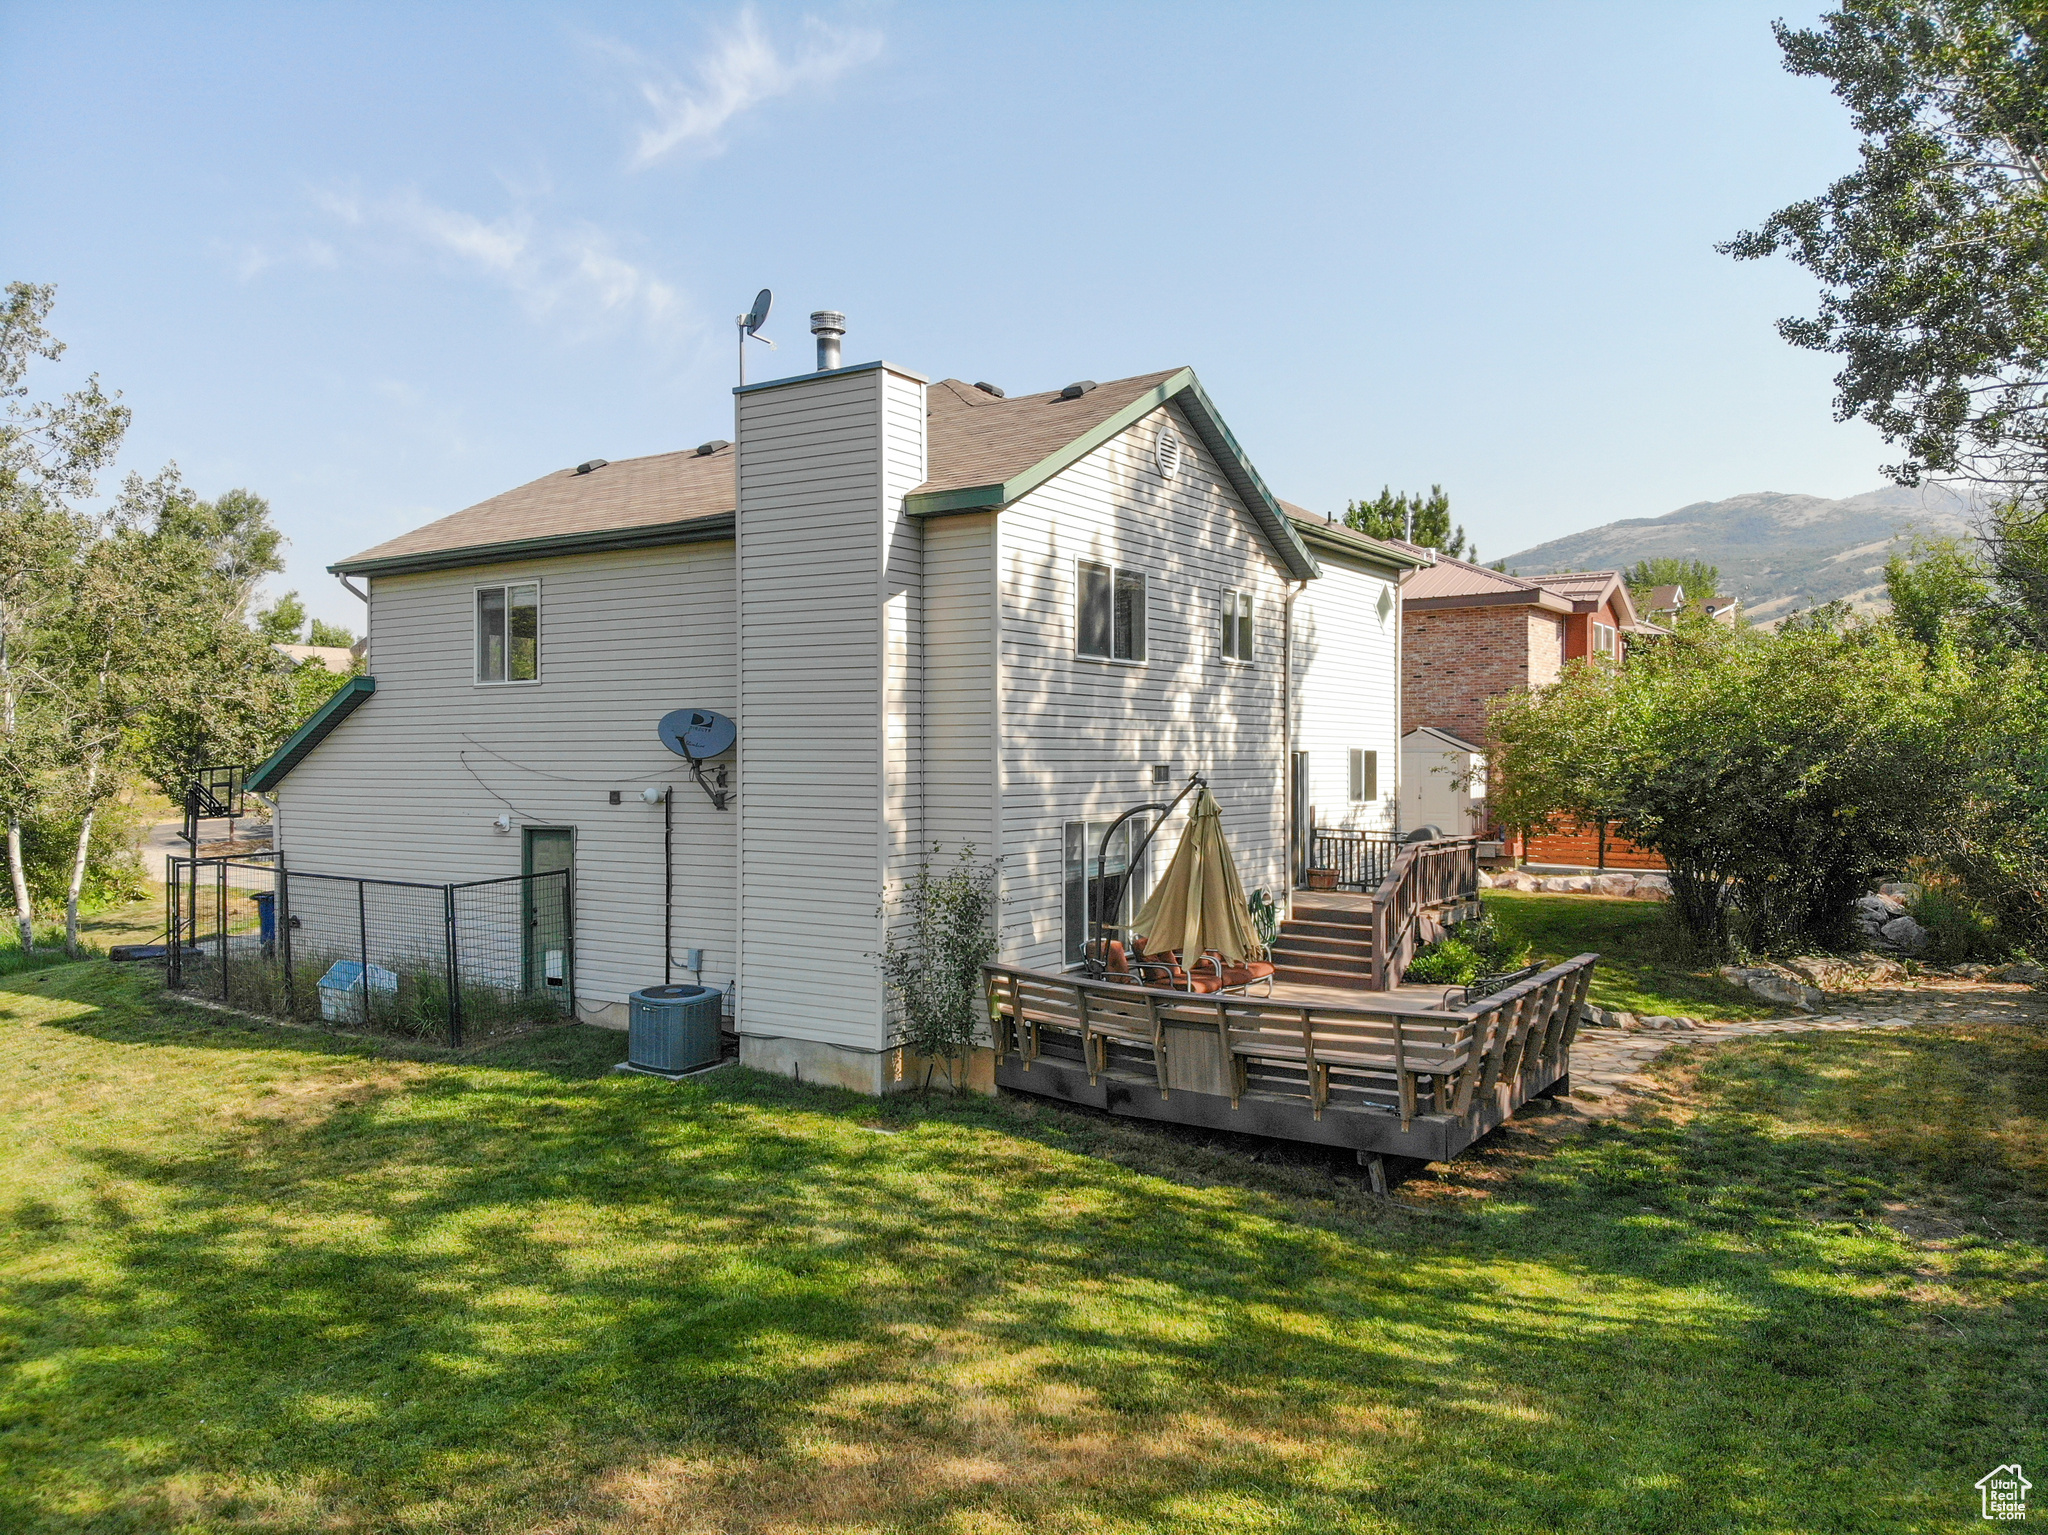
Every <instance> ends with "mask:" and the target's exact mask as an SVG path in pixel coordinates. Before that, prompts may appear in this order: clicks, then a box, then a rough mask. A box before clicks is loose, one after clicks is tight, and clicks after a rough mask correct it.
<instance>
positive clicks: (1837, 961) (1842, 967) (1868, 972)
mask: <svg viewBox="0 0 2048 1535" xmlns="http://www.w3.org/2000/svg"><path fill="white" fill-rule="evenodd" d="M1785 968H1786V969H1787V970H1790V971H1792V972H1793V973H1794V974H1795V975H1800V976H1803V977H1805V978H1806V979H1807V980H1809V981H1811V982H1813V984H1814V985H1816V986H1818V987H1819V988H1820V989H1821V990H1822V991H1860V990H1862V989H1863V988H1865V987H1868V986H1883V985H1887V984H1889V983H1890V982H1893V981H1898V980H1903V979H1904V978H1905V974H1906V967H1905V966H1904V965H1902V964H1900V963H1899V962H1898V961H1897V960H1895V959H1883V958H1879V957H1876V956H1861V957H1858V958H1853V959H1844V958H1842V957H1840V956H1837V955H1834V954H1809V955H1805V956H1803V957H1801V958H1799V959H1788V960H1786V961H1785Z"/></svg>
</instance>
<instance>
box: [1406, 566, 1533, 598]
mask: <svg viewBox="0 0 2048 1535" xmlns="http://www.w3.org/2000/svg"><path fill="white" fill-rule="evenodd" d="M1541 591H1542V587H1541V586H1540V585H1538V584H1537V583H1536V582H1534V581H1525V580H1523V579H1522V578H1521V577H1520V576H1511V575H1508V574H1506V573H1505V572H1503V571H1498V570H1488V569H1487V568H1486V567H1485V566H1484V565H1474V564H1472V563H1470V562H1469V561H1466V560H1454V559H1452V558H1451V557H1450V556H1448V555H1443V554H1439V555H1438V556H1437V557H1436V563H1435V564H1434V565H1432V566H1430V567H1429V568H1428V569H1427V570H1418V571H1417V572H1416V573H1415V574H1414V575H1412V576H1410V577H1409V578H1408V581H1407V584H1406V585H1404V586H1403V587H1402V588H1401V594H1402V596H1404V597H1406V598H1407V599H1408V600H1409V601H1410V602H1416V601H1420V600H1422V599H1425V598H1431V597H1493V598H1496V599H1498V598H1500V597H1503V596H1513V595H1515V594H1517V593H1519V594H1522V597H1523V600H1524V601H1527V602H1534V601H1536V600H1537V597H1538V595H1539V594H1540V593H1541Z"/></svg>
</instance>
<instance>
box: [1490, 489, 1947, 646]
mask: <svg viewBox="0 0 2048 1535" xmlns="http://www.w3.org/2000/svg"><path fill="white" fill-rule="evenodd" d="M1976 511H1977V503H1976V502H1975V501H1974V500H1973V499H1972V498H1971V497H1970V496H1968V495H1967V494H1965V493H1963V492H1960V491H1957V490H1953V489H1951V488H1949V487H1948V486H1946V485H1923V486H1918V487H1912V488H1909V487H1906V486H1903V485H1885V486H1880V487H1879V488H1878V489H1876V490H1869V491H1864V492H1863V493H1862V494H1860V495H1854V496H1844V497H1841V498H1840V499H1837V500H1830V499H1829V498H1827V497H1825V496H1808V495H1802V494H1800V493H1798V492H1796V491H1775V490H1757V491H1748V492H1745V493H1744V494H1742V495H1736V496H1728V497H1725V498H1723V499H1722V500H1719V501H1693V502H1689V503H1688V504H1686V505H1685V506H1681V507H1679V508H1678V509H1677V510H1676V511H1672V512H1666V513H1665V514H1664V515H1662V516H1661V517H1624V518H1620V519H1618V520H1617V521H1614V522H1609V523H1603V524H1602V525H1601V526H1599V527H1597V528H1588V529H1586V530H1585V531H1584V532H1582V533H1573V534H1568V535H1567V536H1565V537H1563V538H1554V539H1550V540H1549V541H1547V542H1545V543H1541V544H1535V545H1532V546H1530V547H1529V548H1527V549H1524V550H1522V551H1520V552H1519V553H1517V554H1511V555H1509V556H1508V557H1507V565H1508V568H1509V569H1510V570H1514V571H1517V572H1519V573H1520V574H1522V575H1525V576H1536V575H1548V574H1550V573H1552V572H1554V571H1565V570H1604V569H1610V568H1612V569H1621V570H1625V569H1627V568H1628V567H1629V566H1631V565H1633V564H1635V562H1636V561H1637V560H1642V559H1657V558H1660V557H1663V556H1670V557H1672V558H1676V559H1696V560H1704V561H1706V562H1707V563H1708V564H1710V565H1715V566H1718V567H1719V568H1720V571H1721V593H1722V595H1724V596H1734V597H1740V598H1741V599H1742V606H1743V611H1744V612H1745V613H1747V614H1748V615H1749V616H1750V617H1751V618H1752V619H1755V620H1757V621H1758V622H1764V623H1768V622H1771V621H1773V620H1775V619H1780V618H1783V617H1785V616H1786V615H1787V614H1789V613H1793V612H1796V611H1799V610H1801V609H1805V608H1812V607H1818V606H1819V605H1820V604H1822V603H1824V602H1834V601H1838V600H1841V601H1847V602H1848V603H1850V604H1851V606H1853V607H1855V608H1857V609H1859V610H1862V611H1865V612H1875V611H1882V610H1883V608H1884V607H1885V605H1886V604H1885V592H1884V566H1885V561H1886V560H1887V559H1888V558H1890V556H1891V554H1892V552H1893V551H1894V550H1897V549H1902V548H1904V547H1905V546H1906V545H1907V544H1909V543H1910V542H1911V541H1912V539H1913V538H1914V537H1916V536H1920V537H1951V538H1953V537H1963V536H1967V535H1968V534H1969V532H1970V530H1971V519H1972V517H1973V516H1974V515H1975V513H1976Z"/></svg>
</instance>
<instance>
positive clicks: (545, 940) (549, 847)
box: [520, 826, 576, 1011]
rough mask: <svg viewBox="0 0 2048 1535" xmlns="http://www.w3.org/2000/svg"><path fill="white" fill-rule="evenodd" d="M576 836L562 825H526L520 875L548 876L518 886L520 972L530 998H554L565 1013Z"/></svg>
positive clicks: (570, 982)
mask: <svg viewBox="0 0 2048 1535" xmlns="http://www.w3.org/2000/svg"><path fill="white" fill-rule="evenodd" d="M575 868H576V833H575V830H574V829H573V828H571V827H566V826H529V827H527V828H526V848H525V856H524V860H523V864H522V867H521V872H522V873H525V874H529V875H531V874H552V875H556V876H558V877H556V878H554V879H529V880H527V881H526V882H525V883H524V884H522V885H521V887H520V906H521V915H522V916H523V918H524V923H525V925H524V940H525V941H524V949H525V954H524V970H525V975H526V989H527V991H528V992H530V993H539V994H542V995H547V996H556V997H559V998H560V999H561V1005H562V1008H563V1010H564V1011H567V1010H568V1008H569V1005H570V997H571V996H572V995H573V994H574V991H575V965H576V960H575V949H574V945H573V944H572V942H571V936H572V934H573V931H574V920H573V913H572V905H573V902H574V901H575V898H576V896H575V880H576V875H575Z"/></svg>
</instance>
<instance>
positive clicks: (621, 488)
mask: <svg viewBox="0 0 2048 1535" xmlns="http://www.w3.org/2000/svg"><path fill="white" fill-rule="evenodd" d="M732 465H733V450H732V448H731V446H730V445H728V446H726V447H723V448H720V449H719V450H718V451H717V452H715V453H710V454H706V455H704V456H702V457H699V456H698V455H697V453H696V452H695V451H694V450H692V451H690V452H687V453H656V454H652V455H650V456H649V457H647V458H622V459H618V460H615V461H614V462H612V463H609V464H606V465H605V466H604V467H603V468H602V469H593V470H592V471H591V472H590V473H588V474H578V473H577V472H576V471H575V470H574V469H557V470H556V471H555V472H554V473H553V474H544V475H542V476H541V477H540V478H539V479H537V480H534V481H532V482H531V483H529V484H526V485H521V486H520V487H519V488H518V489H517V490H508V491H506V492H504V493H503V494H502V495H496V496H493V497H491V499H490V500H488V501H479V502H478V503H477V504H476V505H475V506H472V507H468V508H466V509H464V510H462V511H459V512H456V513H454V514H453V515H451V516H447V517H443V518H441V519H440V520H439V521H438V522H430V523H428V524H427V525H426V526H425V527H423V528H414V529H413V530H412V531H411V532H410V533H401V534H400V535H399V536H398V537H397V538H394V539H391V540H390V541H388V542H386V543H382V544H379V545H377V547H376V548H374V549H365V550H364V551H363V552H362V553H361V554H358V555H353V556H351V557H350V558H348V559H346V560H343V561H342V562H341V563H340V564H339V565H338V566H336V567H335V568H336V569H338V570H343V571H350V570H363V569H371V568H374V567H375V566H377V565H380V564H383V563H384V562H386V561H398V560H404V561H413V560H417V559H418V558H419V557H421V556H423V555H436V554H452V553H454V552H456V551H459V550H469V549H481V548H489V547H492V546H495V545H501V544H524V543H529V542H531V541H534V540H537V539H556V538H575V537H578V536H587V535H590V534H621V533H626V532H629V531H630V530H633V529H653V528H664V527H672V526H674V525H675V524H677V523H683V522H691V521H696V520H699V519H710V518H716V517H720V516H728V517H729V516H731V515H732V511H733V506H734V495H733V467H732Z"/></svg>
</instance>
